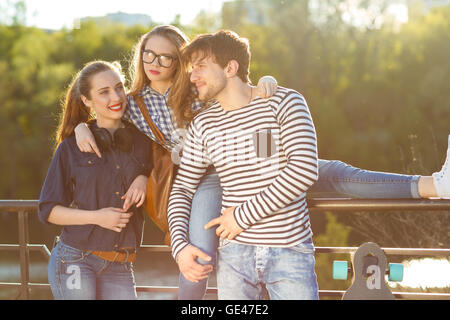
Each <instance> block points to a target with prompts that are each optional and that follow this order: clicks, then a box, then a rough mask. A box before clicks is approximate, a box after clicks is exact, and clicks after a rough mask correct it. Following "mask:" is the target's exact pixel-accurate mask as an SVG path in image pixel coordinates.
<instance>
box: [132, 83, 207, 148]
mask: <svg viewBox="0 0 450 320" xmlns="http://www.w3.org/2000/svg"><path fill="white" fill-rule="evenodd" d="M169 91H170V88H169V89H167V90H166V92H165V93H164V95H162V94H160V93H159V92H157V91H155V90H153V89H152V88H150V87H149V86H148V85H146V86H145V87H144V88H143V89H142V90H141V91H140V92H139V95H140V96H142V97H143V98H144V102H145V105H146V106H147V109H148V112H149V114H150V117H151V118H152V120H153V122H154V123H155V125H156V126H157V127H158V129H159V130H160V131H161V133H162V134H163V135H164V138H165V139H166V144H165V146H164V147H166V149H168V150H169V151H172V149H173V148H174V147H175V146H176V145H180V146H181V145H182V141H183V137H184V134H183V133H184V129H185V128H179V127H178V126H177V123H176V121H175V115H174V113H173V110H172V109H171V108H169V107H168V106H167V100H168V97H169ZM202 105H203V104H202V102H200V101H199V100H196V101H195V102H194V103H193V104H192V108H193V109H194V110H198V109H199V108H201V107H202ZM124 118H125V119H127V120H128V121H130V122H132V123H133V124H134V125H135V126H136V127H137V128H138V129H139V130H140V131H141V132H143V133H144V134H145V135H147V136H148V137H149V138H150V139H152V140H153V141H156V142H158V140H157V139H156V137H155V135H154V134H153V132H152V130H151V129H150V127H149V125H148V124H147V122H146V121H145V118H144V117H143V115H142V113H141V111H140V110H139V107H138V105H137V102H136V101H135V100H134V98H133V97H132V96H127V110H126V112H125V115H124Z"/></svg>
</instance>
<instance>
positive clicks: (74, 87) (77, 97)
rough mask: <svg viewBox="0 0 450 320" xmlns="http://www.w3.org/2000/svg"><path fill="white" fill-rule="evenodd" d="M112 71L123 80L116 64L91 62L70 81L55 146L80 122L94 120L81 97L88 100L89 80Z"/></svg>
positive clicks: (72, 131) (119, 68)
mask: <svg viewBox="0 0 450 320" xmlns="http://www.w3.org/2000/svg"><path fill="white" fill-rule="evenodd" d="M108 70H111V71H114V72H116V73H117V74H118V75H119V76H120V78H121V79H122V81H123V80H124V79H123V75H122V72H121V67H120V64H119V63H118V62H113V63H110V62H106V61H92V62H89V63H87V64H86V65H85V66H84V67H83V69H81V70H80V71H79V72H78V73H77V74H76V75H75V76H74V77H73V79H72V82H71V83H70V85H69V88H68V90H67V93H66V97H65V100H64V102H63V104H62V112H61V114H60V118H59V124H58V129H57V130H56V146H55V147H57V146H58V145H59V144H60V143H61V142H62V141H63V140H64V139H66V138H67V137H69V136H70V135H72V134H73V133H74V130H75V127H76V126H77V125H78V124H79V123H81V122H87V121H89V120H91V119H93V118H94V116H93V114H92V113H91V111H90V110H91V109H90V108H88V107H86V106H85V105H84V103H83V101H82V100H81V96H82V95H83V96H85V97H86V98H88V99H90V98H91V96H90V91H91V81H90V80H91V78H92V77H93V76H94V75H96V74H97V73H100V72H103V71H108Z"/></svg>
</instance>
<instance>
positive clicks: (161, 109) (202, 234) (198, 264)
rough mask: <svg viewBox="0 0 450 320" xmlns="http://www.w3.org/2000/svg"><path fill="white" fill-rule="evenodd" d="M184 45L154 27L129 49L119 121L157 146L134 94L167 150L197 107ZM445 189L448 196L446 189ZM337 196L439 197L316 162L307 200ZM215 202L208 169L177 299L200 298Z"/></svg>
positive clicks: (269, 87)
mask: <svg viewBox="0 0 450 320" xmlns="http://www.w3.org/2000/svg"><path fill="white" fill-rule="evenodd" d="M187 42H188V40H187V38H186V36H185V35H184V34H183V33H182V32H181V31H180V30H179V29H178V28H176V27H173V26H158V27H156V28H154V29H153V30H152V31H150V32H149V33H147V34H145V35H143V36H142V38H141V40H140V41H139V42H138V43H137V45H136V47H135V56H134V73H133V74H132V85H131V90H130V93H129V95H128V108H127V111H126V114H125V117H126V118H128V119H129V120H130V121H131V122H133V123H134V124H135V125H136V126H137V127H138V128H139V129H140V130H141V131H142V132H143V133H145V134H146V135H147V136H148V137H150V138H151V139H152V140H154V141H157V139H156V138H155V137H154V135H153V133H152V130H151V129H150V128H149V127H148V125H147V124H146V121H145V119H144V117H143V115H142V113H141V112H140V110H139V108H138V106H137V103H136V101H135V99H134V98H133V97H132V96H133V95H136V94H137V95H140V96H142V97H143V99H144V101H145V104H146V107H147V109H148V111H149V113H150V116H151V118H152V120H153V122H154V123H155V124H156V126H157V127H158V128H159V130H160V131H161V132H162V134H163V135H164V136H165V138H166V140H167V141H168V142H169V143H168V144H167V145H166V148H167V149H168V150H170V151H172V150H176V149H175V148H176V147H175V146H177V145H180V143H181V140H182V132H183V130H182V129H184V128H185V127H186V125H187V124H188V123H189V121H190V120H192V118H193V116H194V115H195V113H196V112H197V111H198V110H200V109H201V108H202V103H201V102H200V101H198V99H196V92H195V90H193V89H192V85H191V84H190V82H189V72H188V68H187V66H185V65H183V64H184V62H183V61H182V60H181V59H180V58H181V54H180V52H181V50H182V48H183V47H184V46H185V45H186V44H187ZM265 80H266V81H265V82H263V83H262V84H261V83H260V84H259V85H258V90H259V92H260V93H259V95H260V96H270V95H272V94H273V92H274V91H275V87H276V82H275V80H274V79H273V78H271V77H270V78H267V79H265ZM260 82H261V81H260ZM75 132H76V137H77V143H78V146H79V148H80V150H81V151H85V152H96V153H97V155H98V156H100V152H99V151H98V148H97V146H96V145H95V140H94V139H93V137H92V134H91V132H90V131H89V130H88V128H87V127H86V126H85V125H84V124H80V125H79V126H78V127H77V129H76V130H75ZM444 166H445V165H444ZM448 171H449V170H448V169H447V171H445V170H443V171H442V172H447V176H446V177H444V178H441V181H444V180H445V181H447V180H449V181H448V185H450V178H448V175H449V174H448ZM442 172H441V173H442ZM446 190H447V191H446V192H447V193H446V195H447V196H449V195H450V187H448V189H446ZM343 195H344V196H346V197H349V196H350V197H358V198H419V197H433V196H445V194H444V195H443V194H442V193H441V194H438V193H437V191H436V188H435V183H434V181H433V178H432V177H419V176H406V175H397V174H390V173H382V172H373V171H366V170H361V169H358V168H354V167H352V166H349V165H347V164H345V163H343V162H341V161H328V160H319V180H318V181H317V182H316V184H315V185H314V186H313V187H312V188H311V189H310V192H308V196H310V197H320V196H334V197H337V196H343ZM221 199H222V190H221V188H220V184H219V179H218V176H217V174H216V173H215V170H214V168H211V169H210V170H209V171H208V172H207V174H206V175H205V177H204V178H203V180H202V181H201V183H200V185H199V186H198V188H197V192H196V194H195V195H194V198H193V200H192V209H191V216H190V224H189V241H190V244H189V245H188V246H186V247H184V248H183V249H182V250H181V251H180V252H179V254H178V255H177V256H175V257H174V258H175V259H176V261H177V263H178V265H179V268H180V271H181V274H180V282H179V291H178V292H179V299H202V297H203V296H204V294H205V290H206V285H207V279H208V274H209V273H210V272H211V271H212V264H213V263H214V259H215V255H216V248H217V244H218V241H217V236H216V234H215V231H214V230H212V229H209V230H204V225H205V224H206V223H207V222H209V221H210V220H212V219H214V218H216V217H218V216H219V215H220V208H221ZM172 227H173V226H172ZM172 240H173V239H172ZM175 241H176V240H175ZM174 245H176V243H174V242H172V247H173V246H174Z"/></svg>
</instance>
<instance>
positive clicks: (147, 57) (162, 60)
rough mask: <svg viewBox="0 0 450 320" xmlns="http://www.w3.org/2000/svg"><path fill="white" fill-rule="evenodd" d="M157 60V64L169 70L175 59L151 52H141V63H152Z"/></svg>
mask: <svg viewBox="0 0 450 320" xmlns="http://www.w3.org/2000/svg"><path fill="white" fill-rule="evenodd" d="M156 58H158V64H159V65H160V66H161V67H163V68H170V67H171V66H172V63H173V61H174V60H175V59H176V58H174V57H172V56H169V55H166V54H156V53H154V52H153V51H152V50H142V61H144V63H152V62H153V61H155V59H156Z"/></svg>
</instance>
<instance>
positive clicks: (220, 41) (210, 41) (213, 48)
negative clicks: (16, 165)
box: [183, 30, 251, 83]
mask: <svg viewBox="0 0 450 320" xmlns="http://www.w3.org/2000/svg"><path fill="white" fill-rule="evenodd" d="M194 54H201V55H203V57H202V58H207V57H212V58H213V59H214V62H216V63H217V64H218V65H220V66H221V67H222V68H225V67H226V65H227V64H228V62H230V61H231V60H236V61H237V62H238V63H239V69H238V71H237V76H238V77H239V78H240V79H241V80H242V81H244V82H245V83H247V82H249V78H248V76H249V73H250V57H251V54H250V45H249V42H248V39H246V38H242V37H240V36H239V35H238V34H237V33H236V32H233V31H231V30H220V31H217V32H216V33H207V34H202V35H198V36H197V37H196V38H195V39H194V40H193V41H192V42H191V43H190V44H189V45H188V46H186V47H185V49H184V50H183V55H184V58H185V59H187V60H192V56H193V55H194Z"/></svg>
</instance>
